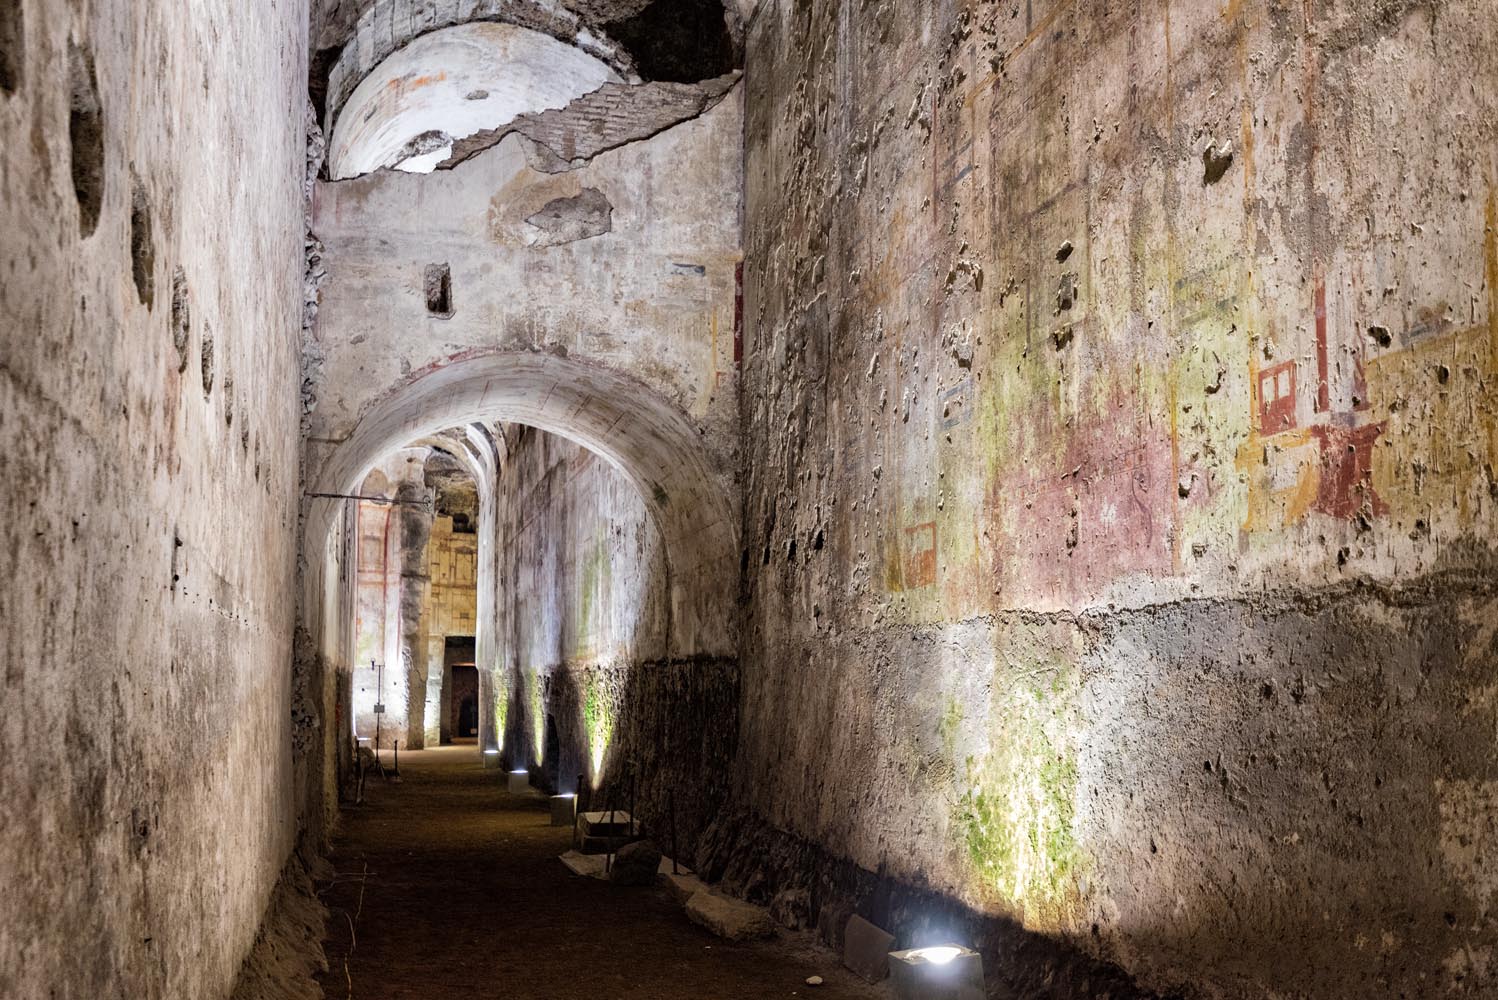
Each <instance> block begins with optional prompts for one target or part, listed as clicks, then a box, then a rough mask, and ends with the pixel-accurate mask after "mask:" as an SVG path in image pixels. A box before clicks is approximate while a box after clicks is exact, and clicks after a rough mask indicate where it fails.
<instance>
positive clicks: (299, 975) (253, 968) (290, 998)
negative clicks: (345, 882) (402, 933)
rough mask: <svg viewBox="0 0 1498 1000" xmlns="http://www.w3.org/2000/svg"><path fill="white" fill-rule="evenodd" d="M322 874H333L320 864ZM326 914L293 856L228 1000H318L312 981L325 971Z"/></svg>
mask: <svg viewBox="0 0 1498 1000" xmlns="http://www.w3.org/2000/svg"><path fill="white" fill-rule="evenodd" d="M323 867H325V868H326V873H325V874H324V875H322V876H320V877H323V878H326V877H328V876H331V875H332V869H331V868H330V867H327V866H326V863H325V862H324V863H323ZM327 919H328V910H327V907H325V906H323V904H322V901H321V900H320V899H318V897H317V889H316V886H315V885H314V884H313V882H312V875H311V873H309V872H308V870H307V867H306V866H305V865H303V864H302V862H301V859H300V858H298V857H296V856H295V855H293V857H292V860H291V861H290V862H289V863H288V864H287V866H286V870H285V871H284V872H283V873H282V875H281V881H280V882H279V883H278V884H277V885H276V891H275V894H274V895H273V896H272V897H271V902H270V907H269V908H268V909H267V910H266V914H265V920H264V922H263V924H262V925H261V929H260V934H259V936H257V937H256V939H255V945H254V947H253V948H252V949H251V950H250V954H249V956H248V957H247V958H246V959H245V962H244V966H243V967H242V968H241V969H240V970H239V977H238V979H237V980H236V981H235V983H234V992H233V993H232V994H231V1000H323V992H322V989H321V988H320V987H319V986H318V985H317V981H316V979H315V977H316V975H317V974H318V973H319V972H327V971H328V963H327V958H326V957H325V956H324V954H323V950H322V939H323V936H324V934H325V933H326V930H327Z"/></svg>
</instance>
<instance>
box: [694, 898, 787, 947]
mask: <svg viewBox="0 0 1498 1000" xmlns="http://www.w3.org/2000/svg"><path fill="white" fill-rule="evenodd" d="M687 917H688V918H689V919H690V920H691V921H692V923H694V924H697V925H699V926H701V927H705V928H707V929H708V930H709V931H711V932H712V933H714V934H716V935H718V937H720V938H724V939H726V940H729V941H752V940H754V939H755V938H764V937H769V936H770V935H771V934H773V933H774V930H775V927H774V924H773V923H771V921H770V914H769V912H768V911H767V910H766V909H765V908H764V907H762V906H755V905H754V904H753V903H746V902H744V901H743V900H740V899H732V898H730V897H728V896H719V895H717V894H715V893H712V892H708V891H706V890H703V891H701V892H698V893H696V894H694V895H693V896H692V898H691V899H689V900H687Z"/></svg>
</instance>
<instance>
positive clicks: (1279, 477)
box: [739, 0, 1498, 998]
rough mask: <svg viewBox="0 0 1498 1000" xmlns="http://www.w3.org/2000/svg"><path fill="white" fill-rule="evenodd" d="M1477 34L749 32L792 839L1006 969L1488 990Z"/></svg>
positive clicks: (1493, 658)
mask: <svg viewBox="0 0 1498 1000" xmlns="http://www.w3.org/2000/svg"><path fill="white" fill-rule="evenodd" d="M1494 51H1498V9H1495V8H1494V6H1493V5H1492V4H1491V3H1487V2H1482V0H1451V2H1443V3H1416V2H1381V3H1377V4H1366V3H1354V2H1350V0H1309V2H1307V3H1304V4H1281V3H1274V2H1264V0H1232V2H1228V3H1218V2H1212V3H1179V2H1165V0H1150V2H1146V3H1140V4H1111V5H1101V4H1087V3H1077V2H1066V0H1035V2H1026V3H1019V2H1002V3H989V2H972V3H951V2H918V3H915V2H893V0H884V2H871V3H857V4H855V3H835V2H830V0H811V2H791V0H780V2H777V3H774V4H765V5H763V6H762V8H761V10H760V11H759V13H758V14H757V16H756V18H755V20H754V22H753V24H752V25H751V28H750V34H749V41H748V55H747V66H746V84H747V91H746V97H745V100H746V144H747V161H746V185H747V214H746V258H747V259H746V264H745V289H744V306H745V354H744V364H743V378H744V382H743V387H742V391H743V402H742V406H743V426H744V432H745V437H746V440H745V452H744V461H743V469H744V474H745V477H746V489H747V499H746V511H745V521H744V545H745V548H746V565H747V572H748V595H749V598H750V601H751V607H750V611H749V615H750V617H749V625H748V628H747V633H746V646H745V654H744V657H745V658H744V681H743V689H744V699H743V713H744V714H743V719H742V733H741V743H742V754H741V764H742V767H741V770H740V774H739V778H740V780H741V782H742V788H741V791H742V792H743V793H744V795H745V796H746V798H747V800H748V801H749V802H750V803H752V805H753V807H754V809H755V811H756V812H757V814H758V816H759V817H760V819H761V820H762V821H764V822H766V823H768V824H769V825H770V826H772V827H774V828H777V829H778V830H779V831H781V834H783V835H788V836H789V837H790V838H791V839H792V841H794V842H797V843H810V844H811V845H814V846H815V847H817V848H820V850H821V852H822V853H823V854H824V855H825V856H827V857H828V858H831V859H847V860H850V861H852V862H854V863H855V864H856V865H857V866H859V867H861V868H863V869H865V870H867V871H870V872H873V871H878V872H880V873H882V874H883V875H885V876H887V877H888V879H889V880H890V884H894V885H901V884H903V885H904V886H906V887H910V888H914V887H919V888H921V889H922V890H929V891H933V892H935V893H936V894H937V896H938V897H944V898H946V899H949V900H955V901H957V902H959V903H961V904H963V905H964V906H966V907H968V908H970V909H971V910H972V911H973V912H975V913H978V914H982V915H985V916H986V917H987V918H988V919H989V924H988V929H989V931H992V930H993V929H994V928H999V929H1002V928H1009V929H1010V930H1009V931H1006V932H1004V933H1008V934H1009V935H1010V936H1009V938H1008V940H1009V941H1010V942H1011V943H1012V944H1013V943H1018V944H1024V947H1019V946H1016V948H1015V950H1013V951H1012V952H1010V953H1007V954H1008V957H1007V958H1005V959H1004V960H1003V961H1001V962H996V963H995V964H996V965H997V966H998V968H1000V969H1001V970H1002V972H1001V975H1003V976H1008V977H1011V978H1012V979H1013V980H1014V981H1015V982H1024V983H1036V982H1038V981H1040V977H1039V976H1038V974H1037V973H1036V970H1037V968H1039V967H1041V966H1044V965H1045V964H1046V963H1048V962H1053V961H1055V960H1057V959H1058V958H1059V957H1060V956H1063V955H1064V954H1065V953H1066V952H1067V951H1068V950H1070V951H1071V952H1072V953H1075V952H1078V951H1079V952H1082V953H1084V954H1086V955H1089V956H1092V957H1094V958H1097V959H1101V960H1103V961H1105V962H1110V963H1116V964H1117V965H1118V966H1121V967H1122V968H1123V969H1124V970H1126V971H1127V972H1128V973H1129V974H1130V975H1132V976H1134V977H1136V978H1137V980H1138V981H1139V982H1140V983H1141V984H1142V985H1143V986H1144V987H1146V988H1149V989H1155V990H1161V991H1170V990H1180V991H1182V992H1184V993H1186V994H1187V995H1201V996H1212V997H1245V998H1246V997H1262V996H1265V995H1275V996H1286V997H1311V996H1314V997H1318V998H1340V997H1347V998H1352V997H1365V996H1374V995H1377V996H1393V995H1406V996H1435V995H1489V994H1490V993H1491V992H1492V991H1493V990H1494V989H1498V967H1495V966H1494V965H1493V964H1492V954H1493V949H1494V947H1495V946H1498V928H1495V926H1494V923H1493V920H1492V916H1491V907H1492V905H1493V902H1494V887H1495V885H1498V867H1495V862H1494V860H1493V857H1494V856H1495V853H1494V839H1493V838H1494V835H1493V832H1492V825H1491V824H1492V818H1491V814H1492V809H1493V804H1494V801H1495V795H1498V757H1495V756H1494V754H1493V733H1494V731H1495V728H1494V727H1495V726H1498V699H1495V698H1494V696H1493V692H1494V684H1495V681H1498V644H1495V633H1494V623H1495V622H1498V587H1495V582H1494V575H1493V573H1494V568H1495V560H1494V554H1493V548H1492V546H1493V542H1494V535H1495V525H1498V519H1495V516H1494V511H1495V503H1498V479H1495V472H1494V469H1495V468H1498V409H1495V401H1498V162H1495V159H1494V157H1495V152H1494V151H1495V149H1498V143H1495V139H1498V117H1495V115H1498V64H1495V63H1494V61H1493V58H1492V53H1493V52H1494ZM853 881H856V880H853ZM848 884H853V882H849V883H848ZM860 884H867V883H860ZM773 888H774V887H773V886H772V887H771V889H773ZM811 889H812V892H813V895H814V896H815V895H817V894H820V893H823V892H824V889H825V885H824V884H822V883H817V884H813V885H812V886H811ZM761 891H769V890H766V889H765V888H764V887H763V886H762V887H761ZM898 895H899V894H898V892H896V893H895V895H894V896H892V895H891V894H890V893H889V892H885V893H883V894H882V895H879V894H876V895H874V896H867V897H864V898H861V899H859V900H858V902H859V905H860V906H861V907H863V908H865V909H867V910H870V912H874V911H877V912H876V913H875V915H876V916H878V917H879V918H880V919H883V920H886V921H888V922H892V923H895V924H897V925H899V929H901V930H902V932H903V933H909V932H911V931H913V930H914V929H915V928H917V927H918V926H919V924H920V919H921V918H920V914H919V913H918V912H917V910H916V909H915V908H913V907H911V906H909V905H905V904H899V903H897V902H891V900H892V899H897V898H898ZM908 898H916V897H914V896H909V897H908ZM922 898H925V897H922ZM816 902H817V900H815V899H814V900H813V903H814V906H813V910H812V912H813V913H814V912H816V911H815V903H816ZM1021 927H1022V928H1023V929H1024V930H1025V931H1027V932H1029V933H1030V934H1032V935H1033V937H1026V935H1025V934H1023V933H1020V932H1019V930H1018V929H1019V928H1021ZM975 933H976V931H975ZM984 933H988V931H984ZM995 933H997V932H995ZM1016 935H1017V936H1016ZM999 936H1000V937H1002V936H1003V935H1002V934H1000V935H999ZM1045 942H1051V943H1053V944H1055V945H1057V946H1058V947H1056V948H1054V949H1051V950H1049V951H1048V950H1047V948H1046V947H1044V946H1043V945H1044V943H1045ZM1057 982H1058V983H1059V982H1061V980H1058V981H1057ZM1079 992H1080V990H1079Z"/></svg>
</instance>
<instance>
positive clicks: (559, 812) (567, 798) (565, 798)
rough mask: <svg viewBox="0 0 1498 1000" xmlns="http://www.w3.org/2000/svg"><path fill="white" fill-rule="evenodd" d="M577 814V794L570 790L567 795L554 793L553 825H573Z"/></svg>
mask: <svg viewBox="0 0 1498 1000" xmlns="http://www.w3.org/2000/svg"><path fill="white" fill-rule="evenodd" d="M576 815H577V796H576V795H573V794H571V793H570V792H569V793H567V794H566V795H553V796H552V797H551V825H552V826H571V825H572V824H573V822H574V820H575V818H576Z"/></svg>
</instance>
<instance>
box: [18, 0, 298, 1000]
mask: <svg viewBox="0 0 1498 1000" xmlns="http://www.w3.org/2000/svg"><path fill="white" fill-rule="evenodd" d="M7 7H8V8H11V9H9V10H7V11H6V14H5V17H6V27H7V29H11V28H16V27H19V33H18V34H12V33H11V32H10V31H9V30H7V38H8V41H15V42H24V44H21V45H19V47H18V48H17V49H15V50H10V49H7V52H6V62H7V65H8V66H18V67H19V70H20V72H19V73H17V74H15V75H12V74H10V73H7V74H6V76H7V80H6V81H5V86H4V88H0V232H3V233H4V234H5V236H4V238H3V239H0V450H3V452H4V454H5V456H6V458H5V477H4V486H3V488H0V622H3V623H4V635H3V639H0V642H3V643H4V680H3V691H0V705H3V706H4V711H3V712H0V756H3V759H4V761H5V763H4V777H3V778H0V787H3V793H0V899H3V900H4V910H5V914H4V918H3V920H0V995H3V996H6V997H85V996H101V997H102V996H112V997H113V996H131V997H192V998H214V997H220V996H224V995H227V993H228V991H229V988H230V984H231V981H232V979H233V976H234V974H235V972H236V971H237V969H238V967H239V965H240V963H241V961H242V960H243V958H244V956H245V954H246V953H247V951H248V950H249V948H250V945H251V942H252V940H253V938H254V936H255V933H256V929H257V926H258V924H259V922H260V919H261V915H262V912H263V911H264V909H265V906H266V904H267V901H268V900H269V898H270V895H271V891H272V888H273V886H274V884H275V881H276V878H277V876H278V874H279V873H280V872H281V870H282V866H283V863H284V862H285V860H286V857H287V854H288V852H289V850H290V849H291V847H292V844H293V841H294V838H295V836H296V833H297V829H296V813H295V809H294V808H293V801H292V760H291V745H292V738H291V705H290V685H291V676H292V633H293V622H294V603H293V602H294V600H295V595H294V592H293V588H292V587H291V585H290V581H291V580H292V579H293V575H294V572H295V540H296V522H297V493H298V488H299V486H298V466H297V456H298V444H297V415H298V409H299V407H298V385H299V383H300V373H299V363H298V346H297V340H298V334H299V330H300V326H301V311H302V306H301V298H300V294H301V293H300V288H301V284H302V274H301V271H302V260H301V258H302V250H301V243H302V230H303V224H302V195H301V175H302V170H303V159H304V145H305V138H304V135H303V131H302V123H303V120H304V116H303V107H304V104H305V80H306V51H305V46H306V43H305V38H306V32H307V25H306V5H305V3H304V2H301V0H280V2H278V3H275V4H259V3H257V4H196V3H195V4H170V5H166V4H141V3H130V2H121V0H92V2H83V3H72V4H45V3H42V2H40V0H23V2H22V3H20V5H19V7H17V5H15V4H8V5H7Z"/></svg>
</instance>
